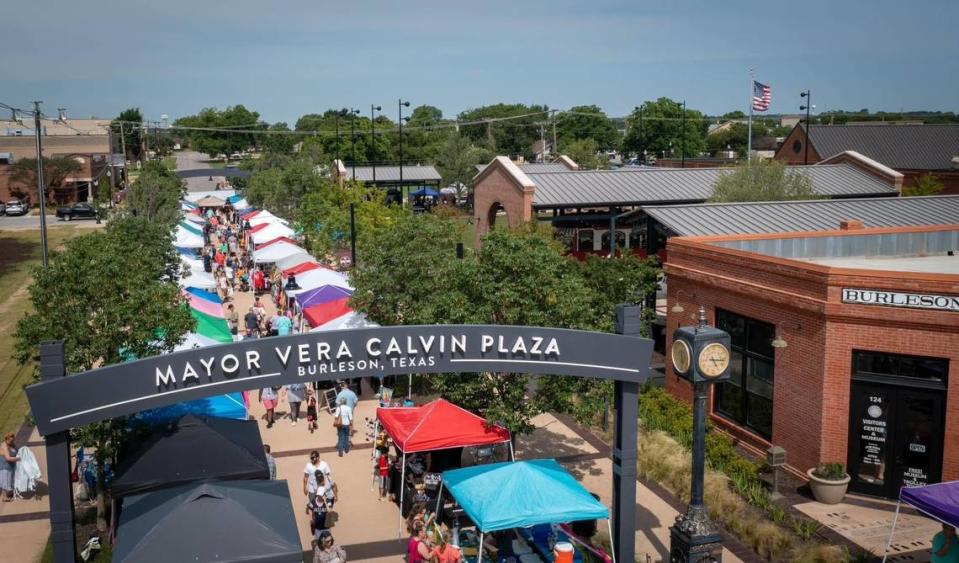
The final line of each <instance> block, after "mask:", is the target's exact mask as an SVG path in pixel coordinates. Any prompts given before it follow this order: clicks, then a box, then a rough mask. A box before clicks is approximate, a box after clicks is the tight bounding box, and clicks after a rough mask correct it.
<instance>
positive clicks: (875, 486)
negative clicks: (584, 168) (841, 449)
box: [847, 382, 895, 496]
mask: <svg viewBox="0 0 959 563" xmlns="http://www.w3.org/2000/svg"><path fill="white" fill-rule="evenodd" d="M894 404H895V398H894V392H893V390H892V388H888V387H885V386H880V385H867V384H863V383H859V382H854V383H853V386H852V404H851V405H850V409H849V463H848V464H847V466H848V472H849V475H850V476H851V477H852V481H851V482H850V484H849V485H850V486H849V488H850V489H851V490H853V491H856V492H860V493H865V494H868V495H877V496H886V491H887V490H888V489H889V488H890V471H889V468H890V464H891V462H892V461H893V459H892V458H893V456H892V452H891V449H892V440H891V437H890V425H891V422H892V420H893V417H892V411H893V407H894Z"/></svg>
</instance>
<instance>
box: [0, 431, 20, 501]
mask: <svg viewBox="0 0 959 563" xmlns="http://www.w3.org/2000/svg"><path fill="white" fill-rule="evenodd" d="M18 461H20V458H19V457H18V456H17V446H16V444H15V443H14V436H13V432H10V433H8V434H6V435H5V436H4V437H3V442H0V493H2V494H3V502H10V501H12V500H13V472H14V469H16V465H17V462H18Z"/></svg>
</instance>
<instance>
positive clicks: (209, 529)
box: [113, 452, 303, 563]
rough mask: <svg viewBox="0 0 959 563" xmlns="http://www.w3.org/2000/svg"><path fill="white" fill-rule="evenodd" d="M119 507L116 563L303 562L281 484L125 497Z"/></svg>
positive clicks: (234, 484) (222, 485)
mask: <svg viewBox="0 0 959 563" xmlns="http://www.w3.org/2000/svg"><path fill="white" fill-rule="evenodd" d="M260 457H261V458H262V457H263V454H262V452H261V453H260ZM123 504H124V507H123V512H122V514H121V515H120V525H119V528H118V531H117V541H116V546H115V547H114V549H113V561H116V562H134V561H135V562H138V563H153V562H156V563H159V562H166V561H217V562H220V563H234V562H236V563H239V562H243V563H302V561H303V548H302V546H301V545H300V536H299V532H298V531H297V529H296V520H295V519H294V516H293V510H292V501H291V500H290V492H289V489H288V488H287V484H286V482H285V481H270V480H265V481H229V482H221V481H215V482H210V483H201V484H194V485H186V486H181V487H176V488H173V489H167V490H163V491H156V492H153V493H147V494H143V495H136V496H132V497H128V498H126V499H125V500H124V503H123Z"/></svg>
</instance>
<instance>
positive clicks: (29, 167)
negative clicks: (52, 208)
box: [10, 156, 83, 203]
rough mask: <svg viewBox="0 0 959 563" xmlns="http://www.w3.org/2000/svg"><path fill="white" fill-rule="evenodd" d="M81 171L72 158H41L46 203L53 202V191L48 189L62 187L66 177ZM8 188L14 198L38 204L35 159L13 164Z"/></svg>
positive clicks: (22, 160) (80, 167)
mask: <svg viewBox="0 0 959 563" xmlns="http://www.w3.org/2000/svg"><path fill="white" fill-rule="evenodd" d="M82 169H83V167H82V166H81V164H80V163H79V162H77V160H76V159H75V158H73V157H72V156H50V157H47V156H45V157H43V182H44V185H45V186H46V196H47V202H52V201H53V190H51V189H49V188H56V187H60V186H62V185H63V182H64V181H65V180H66V179H67V177H69V176H70V175H72V174H76V173H78V172H80V170H82ZM10 187H11V192H12V193H13V195H15V196H16V197H20V198H24V199H26V200H27V201H31V202H38V203H39V201H40V196H39V194H38V193H37V159H35V158H22V159H20V160H17V161H16V162H14V163H13V166H12V167H11V171H10Z"/></svg>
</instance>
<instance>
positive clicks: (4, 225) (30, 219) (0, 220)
mask: <svg viewBox="0 0 959 563" xmlns="http://www.w3.org/2000/svg"><path fill="white" fill-rule="evenodd" d="M62 225H78V226H81V227H94V228H95V227H98V226H100V225H97V222H96V221H94V220H93V219H83V220H80V219H78V220H76V221H71V222H69V223H68V222H66V221H60V220H58V219H57V218H56V217H53V216H50V215H48V216H47V228H48V229H49V228H53V227H58V226H62ZM39 228H40V216H39V215H23V216H21V217H7V216H6V215H2V216H0V230H26V229H39Z"/></svg>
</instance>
